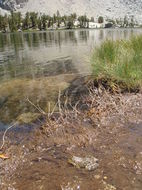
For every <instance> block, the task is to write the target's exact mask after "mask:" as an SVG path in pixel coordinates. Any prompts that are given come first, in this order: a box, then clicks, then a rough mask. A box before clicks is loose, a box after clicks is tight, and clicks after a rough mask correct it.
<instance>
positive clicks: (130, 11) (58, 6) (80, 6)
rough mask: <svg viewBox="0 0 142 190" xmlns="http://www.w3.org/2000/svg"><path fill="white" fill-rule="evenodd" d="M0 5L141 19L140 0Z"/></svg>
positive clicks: (2, 1) (31, 0) (30, 0)
mask: <svg viewBox="0 0 142 190" xmlns="http://www.w3.org/2000/svg"><path fill="white" fill-rule="evenodd" d="M0 7H2V8H3V9H7V10H16V11H21V12H22V13H25V12H27V11H36V12H42V13H48V14H53V13H56V11H57V10H59V11H60V13H61V14H69V13H73V12H76V13H77V14H78V15H80V14H87V15H88V16H95V17H97V16H100V15H102V16H104V17H109V18H124V16H125V15H130V16H132V15H134V16H135V18H136V19H138V20H139V21H142V0H101V1H98V0H0Z"/></svg>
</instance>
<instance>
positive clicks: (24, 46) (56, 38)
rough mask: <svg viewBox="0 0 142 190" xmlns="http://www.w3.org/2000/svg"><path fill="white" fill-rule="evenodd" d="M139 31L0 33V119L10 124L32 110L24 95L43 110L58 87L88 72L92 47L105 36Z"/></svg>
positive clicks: (125, 34)
mask: <svg viewBox="0 0 142 190" xmlns="http://www.w3.org/2000/svg"><path fill="white" fill-rule="evenodd" d="M139 33H142V30H141V29H134V30H131V29H107V30H75V31H73V30H69V31H50V32H36V33H13V34H0V121H1V122H2V123H10V122H11V121H13V120H16V118H17V117H18V115H19V114H22V113H25V112H33V111H35V110H34V109H32V108H31V106H29V103H27V101H26V98H27V97H30V98H31V99H32V100H33V101H34V103H35V104H39V105H40V106H41V107H42V108H43V109H44V110H47V107H46V106H45V105H46V104H48V103H47V102H49V101H50V102H55V96H56V95H57V92H58V91H59V88H61V89H64V88H66V87H67V86H68V85H69V83H70V82H71V80H73V79H74V77H75V75H76V74H77V73H91V65H90V63H89V56H90V54H91V52H92V50H93V48H94V47H96V46H98V45H99V44H100V43H101V42H102V41H104V40H105V39H107V38H109V39H113V40H115V39H127V38H129V37H130V36H131V35H136V34H139ZM53 86H54V88H52V87H53ZM55 89H56V90H55ZM53 97H54V98H53ZM53 99H54V101H53ZM53 104H54V103H53ZM43 105H44V106H43Z"/></svg>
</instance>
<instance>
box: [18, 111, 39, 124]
mask: <svg viewBox="0 0 142 190" xmlns="http://www.w3.org/2000/svg"><path fill="white" fill-rule="evenodd" d="M40 116H41V114H39V113H31V112H28V113H23V114H21V115H20V116H18V118H17V121H18V122H19V123H20V124H30V123H33V122H34V121H36V120H37V119H38V118H39V117H40Z"/></svg>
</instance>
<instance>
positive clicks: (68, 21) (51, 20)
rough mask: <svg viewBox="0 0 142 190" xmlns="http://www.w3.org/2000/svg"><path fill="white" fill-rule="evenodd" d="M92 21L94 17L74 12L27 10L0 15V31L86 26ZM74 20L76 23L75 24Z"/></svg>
mask: <svg viewBox="0 0 142 190" xmlns="http://www.w3.org/2000/svg"><path fill="white" fill-rule="evenodd" d="M90 21H92V22H94V18H93V17H91V19H89V18H88V17H87V16H86V15H82V16H77V14H76V13H73V14H70V15H64V16H61V14H60V12H59V11H57V13H56V14H53V16H50V15H46V14H39V13H36V12H27V13H26V14H25V16H24V17H23V16H22V14H21V13H20V12H13V11H12V12H11V14H10V15H4V16H2V15H0V31H3V32H7V31H8V32H14V31H18V30H30V29H37V30H47V29H48V28H51V29H52V28H53V27H54V28H60V27H65V28H67V29H72V28H75V27H80V28H88V27H89V22H90ZM75 22H77V24H76V25H75ZM98 22H99V23H102V22H103V17H99V18H98Z"/></svg>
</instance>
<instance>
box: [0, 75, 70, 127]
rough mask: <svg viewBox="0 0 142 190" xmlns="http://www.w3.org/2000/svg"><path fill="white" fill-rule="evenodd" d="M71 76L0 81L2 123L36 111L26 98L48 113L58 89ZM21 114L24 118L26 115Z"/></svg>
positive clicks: (55, 101)
mask: <svg viewBox="0 0 142 190" xmlns="http://www.w3.org/2000/svg"><path fill="white" fill-rule="evenodd" d="M65 77H66V78H65ZM73 77H74V76H62V75H60V76H54V77H41V78H37V79H26V78H22V79H13V80H10V81H7V82H3V83H1V84H0V116H1V121H2V122H3V123H9V122H12V121H15V119H16V118H18V116H20V115H21V114H24V113H29V112H30V113H37V112H38V110H37V109H36V108H35V107H34V106H33V105H31V104H30V103H29V102H28V101H27V98H29V99H30V100H32V102H33V103H34V104H35V105H37V106H40V107H41V108H42V109H43V110H44V111H45V112H46V113H48V112H49V111H51V110H52V109H53V107H54V106H55V104H56V103H57V97H58V93H59V89H60V90H61V91H62V90H64V89H66V88H67V87H68V86H69V82H70V81H71V80H72V79H73ZM65 81H67V82H65ZM49 103H50V110H49ZM23 116H24V118H25V117H27V116H28V115H23ZM28 118H29V117H28ZM20 120H23V119H20ZM24 120H25V123H27V122H29V121H26V119H24ZM28 120H29V119H28Z"/></svg>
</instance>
